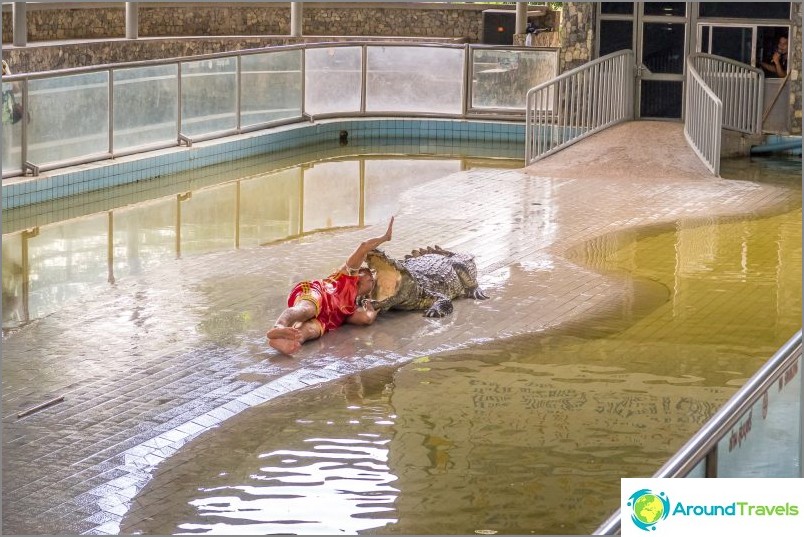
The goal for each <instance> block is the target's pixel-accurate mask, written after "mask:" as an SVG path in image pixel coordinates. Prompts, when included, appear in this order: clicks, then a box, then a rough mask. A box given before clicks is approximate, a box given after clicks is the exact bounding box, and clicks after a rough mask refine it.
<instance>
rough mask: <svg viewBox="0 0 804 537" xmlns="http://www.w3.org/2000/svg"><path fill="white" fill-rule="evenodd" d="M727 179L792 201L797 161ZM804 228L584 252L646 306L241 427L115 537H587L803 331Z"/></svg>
mask: <svg viewBox="0 0 804 537" xmlns="http://www.w3.org/2000/svg"><path fill="white" fill-rule="evenodd" d="M746 160H747V159H746ZM793 164H795V161H793ZM729 166H732V167H731V168H729ZM724 169H726V170H732V172H731V173H732V175H731V177H736V178H739V177H742V178H746V179H751V180H766V181H774V182H780V183H782V184H786V185H788V186H790V188H791V189H792V190H794V191H796V190H797V189H800V179H799V178H800V173H801V168H800V160H799V161H798V166H797V168H796V167H795V166H789V167H787V164H786V163H783V164H782V165H781V166H780V165H779V164H778V163H773V162H769V161H747V162H734V163H729V164H727V165H726V166H724ZM734 170H742V171H739V172H738V171H734ZM724 176H726V177H729V175H728V173H727V172H724ZM799 193H800V191H799ZM801 222H802V214H801V200H800V195H799V196H791V202H790V205H789V206H788V207H786V208H785V209H783V210H782V211H781V212H776V213H774V214H763V215H752V216H750V217H746V218H730V219H701V220H699V221H694V222H693V221H685V222H684V223H683V224H682V223H678V224H676V225H670V226H662V227H655V228H648V229H641V230H627V231H623V232H619V233H616V234H611V235H606V236H603V237H599V238H598V239H595V240H592V241H589V242H587V243H584V244H581V245H578V246H577V247H576V248H575V249H573V250H572V251H571V252H570V254H569V257H570V259H571V260H572V261H574V262H576V263H583V264H585V265H589V266H592V267H595V268H596V269H597V270H600V271H603V272H607V273H613V274H617V276H618V277H620V278H626V279H630V280H632V281H633V288H634V289H635V293H634V294H633V295H632V296H629V297H628V298H626V299H625V300H624V301H623V302H622V303H619V304H615V305H614V306H612V308H611V309H609V310H608V311H606V312H601V314H600V315H599V316H597V317H595V318H591V319H584V320H583V321H580V322H577V323H575V324H572V325H569V326H564V327H562V328H561V329H560V330H558V331H554V332H549V333H543V334H536V335H532V336H526V337H518V338H515V339H510V340H506V341H499V342H494V343H490V344H486V345H483V346H478V347H474V348H471V349H465V350H459V351H452V352H448V353H444V354H440V355H435V356H428V357H423V358H419V359H417V360H415V361H414V362H412V363H409V364H407V365H405V366H403V367H401V368H398V369H396V370H394V369H383V370H369V371H364V372H362V373H360V374H357V375H353V376H351V377H349V378H347V379H345V380H343V381H341V382H338V383H337V384H332V385H327V386H324V387H321V388H317V389H313V390H307V391H304V392H300V393H296V394H291V395H289V396H286V397H283V398H281V399H279V400H277V401H275V402H273V403H270V404H267V405H264V406H262V407H257V408H253V409H250V410H247V411H245V412H243V413H242V414H241V415H238V416H236V417H234V418H232V419H231V420H229V421H227V422H226V423H225V424H223V425H222V426H221V427H220V428H219V429H216V430H214V431H212V432H210V433H208V434H205V435H202V436H201V437H199V438H198V439H196V440H195V441H193V442H192V443H191V444H189V445H188V446H186V447H185V448H183V449H182V450H181V451H180V452H179V453H178V454H177V455H176V456H175V457H173V458H171V459H169V460H168V461H166V463H165V464H164V465H163V466H162V467H160V469H159V471H158V474H157V475H156V477H155V478H154V480H153V481H152V482H150V483H149V484H148V485H147V486H146V488H145V489H144V490H143V491H142V492H141V493H140V494H139V496H138V498H137V501H139V502H149V501H164V502H169V508H167V509H165V510H164V513H165V514H164V515H162V516H158V517H153V518H152V519H148V520H130V521H128V520H126V519H124V520H123V523H122V524H121V530H122V531H123V532H143V533H159V534H169V533H228V534H270V533H290V534H322V533H323V534H330V535H334V534H353V533H357V532H360V533H376V534H472V533H481V534H488V533H500V534H584V533H590V532H591V531H593V530H594V529H595V528H596V527H597V526H598V525H599V524H600V523H601V522H602V521H603V520H604V519H605V518H607V517H608V515H609V514H610V513H611V512H612V511H613V510H614V509H616V508H617V507H618V505H619V490H620V482H619V479H620V478H621V477H637V476H649V475H651V474H653V473H654V472H655V471H656V470H657V469H658V468H659V467H660V466H661V465H662V464H663V463H664V462H665V461H666V460H667V458H668V457H670V456H671V455H672V454H673V453H674V452H675V451H676V450H677V449H678V448H679V447H680V446H681V445H682V444H683V443H684V442H685V441H686V440H687V439H688V438H689V437H690V436H691V435H692V434H694V433H695V432H696V431H697V430H698V429H699V428H700V427H701V426H702V425H703V424H704V423H705V422H706V420H707V419H708V418H709V417H710V416H712V414H714V412H715V411H716V410H717V409H718V408H719V406H720V405H722V404H723V403H724V402H725V401H726V400H727V399H728V398H729V397H730V396H731V395H732V394H733V393H734V392H735V391H736V390H737V389H738V388H739V387H740V386H741V385H742V384H743V383H744V382H745V380H746V379H747V378H748V377H750V376H751V375H752V374H753V373H754V372H755V371H756V370H757V369H758V368H759V367H760V366H761V364H762V363H764V362H765V360H767V359H768V358H769V357H770V356H771V355H772V354H773V353H774V352H775V351H776V349H778V347H779V346H781V345H782V344H783V343H784V342H785V341H787V339H788V338H789V337H790V336H792V334H793V333H794V332H795V331H796V330H797V329H798V328H800V326H801V313H802V310H801V295H802V288H801V266H802V265H801ZM782 455H784V454H782ZM152 491H153V492H152ZM152 494H153V495H157V494H158V498H155V497H153V496H152Z"/></svg>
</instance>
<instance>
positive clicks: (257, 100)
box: [240, 49, 303, 127]
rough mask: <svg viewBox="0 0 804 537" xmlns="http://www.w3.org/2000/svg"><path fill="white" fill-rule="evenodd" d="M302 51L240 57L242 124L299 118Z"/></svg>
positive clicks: (248, 124) (244, 125)
mask: <svg viewBox="0 0 804 537" xmlns="http://www.w3.org/2000/svg"><path fill="white" fill-rule="evenodd" d="M302 54H303V51H302V50H301V49H298V50H285V51H281V52H269V53H266V54H249V55H245V56H243V57H242V59H241V64H240V71H241V74H240V87H241V97H240V98H241V102H240V124H241V126H242V127H248V126H251V125H259V124H261V123H269V122H272V121H281V120H284V119H292V118H297V117H301V114H302Z"/></svg>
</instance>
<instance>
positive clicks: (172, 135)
mask: <svg viewBox="0 0 804 537" xmlns="http://www.w3.org/2000/svg"><path fill="white" fill-rule="evenodd" d="M178 74H179V66H178V64H170V65H155V66H151V67H134V68H131V69H116V70H115V71H114V150H115V151H125V150H127V149H131V148H133V147H139V146H144V145H152V144H156V143H160V142H163V143H164V142H170V141H175V140H176V139H177V138H176V137H177V135H178V132H177V121H178V114H179V93H178Z"/></svg>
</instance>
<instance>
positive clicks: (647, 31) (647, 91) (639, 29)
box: [596, 2, 690, 120]
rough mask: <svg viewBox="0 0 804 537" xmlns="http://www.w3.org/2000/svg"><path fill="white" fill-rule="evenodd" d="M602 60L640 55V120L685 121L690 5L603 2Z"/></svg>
mask: <svg viewBox="0 0 804 537" xmlns="http://www.w3.org/2000/svg"><path fill="white" fill-rule="evenodd" d="M599 6H600V7H599V8H598V9H599V16H598V17H597V20H598V28H597V32H596V35H597V44H598V48H597V50H598V56H605V55H606V54H610V53H612V52H616V51H618V50H623V49H631V50H633V51H634V56H635V60H636V66H635V70H634V75H635V79H634V101H635V105H634V106H635V109H634V117H635V118H642V119H671V120H677V119H681V117H682V113H683V102H684V99H683V97H684V61H685V59H686V57H687V54H688V50H687V48H688V41H689V40H688V30H689V18H690V17H689V14H690V3H689V2H601V3H600V5H599Z"/></svg>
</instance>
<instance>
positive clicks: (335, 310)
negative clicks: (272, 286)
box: [288, 271, 358, 335]
mask: <svg viewBox="0 0 804 537" xmlns="http://www.w3.org/2000/svg"><path fill="white" fill-rule="evenodd" d="M357 284H358V277H357V275H355V276H349V275H348V274H344V273H343V272H340V271H339V272H336V273H334V274H331V275H329V276H327V277H326V278H324V279H323V280H310V281H305V282H299V283H297V284H296V285H295V286H294V287H293V289H292V290H291V291H290V295H288V307H293V306H295V305H296V304H297V303H298V301H299V300H309V301H310V302H312V303H313V304H314V305H315V320H316V321H318V324H319V325H320V326H321V334H322V335H323V334H324V333H325V332H327V331H329V330H335V329H336V328H338V327H339V326H340V325H342V324H343V323H344V322H345V321H346V318H347V317H349V316H350V315H352V314H353V313H354V312H355V311H356V310H357V304H356V303H355V300H356V299H357Z"/></svg>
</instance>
